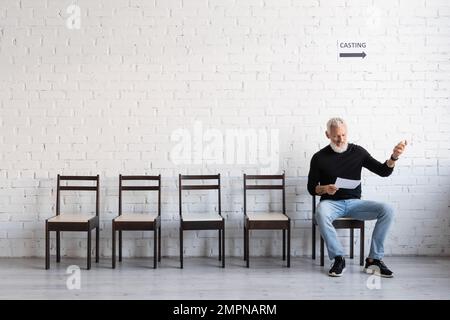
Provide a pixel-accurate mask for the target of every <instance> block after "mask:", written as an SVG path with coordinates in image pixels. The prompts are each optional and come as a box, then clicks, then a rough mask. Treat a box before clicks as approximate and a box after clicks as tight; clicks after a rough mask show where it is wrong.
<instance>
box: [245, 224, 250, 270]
mask: <svg viewBox="0 0 450 320" xmlns="http://www.w3.org/2000/svg"><path fill="white" fill-rule="evenodd" d="M245 236H246V238H247V240H246V246H245V252H246V256H247V268H250V230H249V229H248V228H247V229H246V235H245Z"/></svg>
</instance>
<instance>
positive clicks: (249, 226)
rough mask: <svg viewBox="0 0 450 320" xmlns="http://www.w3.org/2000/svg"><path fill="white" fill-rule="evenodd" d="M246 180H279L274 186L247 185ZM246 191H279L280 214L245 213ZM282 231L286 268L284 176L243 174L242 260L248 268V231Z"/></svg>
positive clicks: (287, 228) (287, 222)
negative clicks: (281, 203)
mask: <svg viewBox="0 0 450 320" xmlns="http://www.w3.org/2000/svg"><path fill="white" fill-rule="evenodd" d="M248 180H255V181H256V182H257V181H258V180H281V184H276V185H267V184H265V185H257V184H252V185H248V184H247V181H248ZM247 190H281V191H282V201H283V208H282V212H265V213H259V212H255V213H249V212H247ZM258 229H259V230H283V261H284V260H286V231H287V267H288V268H289V267H290V266H291V220H290V218H289V217H288V216H287V215H286V192H285V174H284V172H283V174H281V175H247V174H244V260H246V261H247V268H249V267H250V230H258Z"/></svg>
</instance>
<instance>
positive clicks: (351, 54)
mask: <svg viewBox="0 0 450 320" xmlns="http://www.w3.org/2000/svg"><path fill="white" fill-rule="evenodd" d="M365 56H366V53H365V52H364V51H363V52H361V53H359V52H358V53H339V57H340V58H352V57H356V58H363V59H364V57H365Z"/></svg>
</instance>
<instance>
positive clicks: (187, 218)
mask: <svg viewBox="0 0 450 320" xmlns="http://www.w3.org/2000/svg"><path fill="white" fill-rule="evenodd" d="M178 180H179V184H178V190H179V205H180V267H181V268H183V232H184V231H185V230H218V231H219V261H222V268H225V219H224V218H223V217H222V211H221V199H220V174H216V175H181V174H180V175H179V179H178ZM185 180H188V181H192V180H217V184H208V185H191V184H189V185H185V184H183V182H184V181H185ZM183 190H217V195H218V210H217V211H218V212H217V213H212V212H210V213H199V214H194V213H188V214H183V212H182V209H183V203H182V191H183Z"/></svg>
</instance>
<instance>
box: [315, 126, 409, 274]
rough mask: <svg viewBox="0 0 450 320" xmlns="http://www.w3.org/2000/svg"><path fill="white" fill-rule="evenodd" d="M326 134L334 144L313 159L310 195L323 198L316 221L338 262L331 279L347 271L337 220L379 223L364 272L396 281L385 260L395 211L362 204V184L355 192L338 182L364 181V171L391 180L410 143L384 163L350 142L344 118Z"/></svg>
mask: <svg viewBox="0 0 450 320" xmlns="http://www.w3.org/2000/svg"><path fill="white" fill-rule="evenodd" d="M325 134H326V136H327V138H328V139H330V144H329V145H328V146H326V147H325V148H323V149H321V150H320V151H319V152H317V153H316V154H314V156H313V157H312V159H311V167H310V171H309V175H308V191H309V193H310V194H311V195H320V196H321V198H320V202H319V204H318V205H317V210H316V215H315V218H316V222H317V225H318V227H319V230H320V233H321V235H322V237H323V238H324V240H325V243H326V246H327V249H328V255H329V257H330V259H331V260H333V259H334V263H333V265H332V267H331V269H330V271H329V272H328V275H330V276H332V277H340V276H341V275H342V273H343V272H344V271H345V260H344V257H343V256H344V250H343V248H342V245H341V243H340V242H339V240H338V238H337V233H336V229H335V228H334V227H333V221H334V220H336V219H338V218H344V217H345V218H352V219H356V220H374V219H376V220H377V222H376V224H375V228H374V230H373V234H372V243H371V246H370V253H369V256H368V258H367V259H366V263H365V266H364V271H366V272H367V273H374V274H377V275H380V276H382V277H389V278H390V277H393V272H392V271H391V270H389V269H388V267H387V266H386V265H385V264H384V262H383V261H382V259H383V255H384V240H385V238H386V235H387V232H388V230H389V227H390V225H391V224H392V220H393V218H394V210H393V209H392V207H391V206H390V205H388V204H385V203H381V202H375V201H367V200H361V185H360V184H359V185H358V186H357V187H356V188H354V189H344V188H341V189H339V188H337V187H336V185H335V182H336V179H337V178H344V179H351V180H361V170H362V168H363V167H364V168H367V169H369V170H370V171H372V172H373V173H376V174H377V175H379V176H382V177H387V176H389V175H390V174H391V173H392V171H393V170H394V166H395V161H397V160H398V158H399V156H400V155H401V154H402V153H403V151H404V149H405V147H406V144H407V142H406V141H402V142H400V143H399V144H397V145H396V146H395V147H394V150H393V153H392V155H391V157H390V158H389V159H388V160H386V161H385V162H384V163H381V162H379V161H377V160H375V159H374V158H372V156H371V155H370V154H369V153H368V152H367V151H366V150H365V149H364V148H362V147H360V146H358V145H356V144H352V143H348V142H347V125H346V124H345V122H344V120H342V119H341V118H332V119H330V120H329V121H328V123H327V131H326V132H325Z"/></svg>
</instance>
